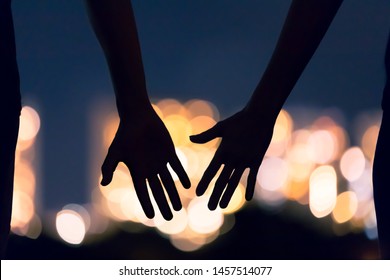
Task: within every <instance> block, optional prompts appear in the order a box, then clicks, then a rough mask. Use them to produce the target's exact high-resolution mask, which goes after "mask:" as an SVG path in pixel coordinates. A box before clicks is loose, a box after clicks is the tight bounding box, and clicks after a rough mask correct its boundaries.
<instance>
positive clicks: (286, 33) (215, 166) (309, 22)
mask: <svg viewBox="0 0 390 280" xmlns="http://www.w3.org/2000/svg"><path fill="white" fill-rule="evenodd" d="M341 2H342V0H294V1H293V2H292V4H291V7H290V9H289V12H288V15H287V18H286V20H285V23H284V26H283V29H282V32H281V34H280V37H279V40H278V43H277V45H276V48H275V50H274V53H273V55H272V58H271V60H270V62H269V64H268V66H267V68H266V70H265V72H264V74H263V77H262V78H261V80H260V82H259V84H258V86H257V87H256V89H255V91H254V92H253V95H252V97H251V99H250V100H249V102H248V104H247V105H246V107H245V108H244V109H243V110H242V111H240V112H238V113H237V114H235V115H233V116H232V117H230V118H228V119H226V120H223V121H221V122H219V123H217V124H216V125H215V126H214V127H212V128H211V129H209V130H207V131H205V132H203V133H201V134H198V135H194V136H191V140H192V141H193V142H195V143H206V142H208V141H210V140H212V139H214V138H216V137H222V141H221V144H220V146H219V147H218V149H217V151H216V153H215V155H214V158H213V159H212V161H211V162H210V164H209V166H208V168H207V169H206V171H205V173H204V175H203V177H202V179H201V181H200V182H199V185H198V187H197V190H196V191H197V194H198V195H203V194H204V193H205V191H206V189H207V188H208V185H209V184H210V182H211V180H212V179H213V177H214V176H215V175H216V173H217V171H218V170H219V169H220V167H221V165H224V167H223V170H222V172H221V174H220V175H219V177H218V179H217V181H216V183H215V186H214V189H213V192H212V194H211V197H210V201H209V208H210V209H215V208H216V207H217V206H218V204H219V205H220V207H222V208H225V207H227V205H228V203H229V202H230V199H231V197H232V195H233V193H234V191H235V189H236V187H237V185H238V183H239V181H240V179H241V176H242V174H243V172H244V170H245V169H246V168H249V169H250V172H249V175H248V181H247V189H246V194H245V198H246V199H247V200H250V199H252V197H253V193H254V188H255V184H256V176H257V172H258V169H259V167H260V164H261V161H262V160H263V157H264V154H265V152H266V150H267V148H268V146H269V143H270V141H271V138H272V132H273V126H274V124H275V121H276V118H277V116H278V114H279V111H280V110H281V108H282V106H283V104H284V102H285V101H286V99H287V97H288V96H289V94H290V92H291V91H292V89H293V87H294V85H295V83H296V82H297V80H298V79H299V77H300V75H301V74H302V72H303V70H304V69H305V67H306V65H307V64H308V62H309V61H310V59H311V57H312V56H313V54H314V52H315V51H316V49H317V47H318V45H319V43H320V42H321V40H322V38H323V36H324V35H325V33H326V31H327V29H328V27H329V25H330V23H331V22H332V20H333V18H334V16H335V15H336V12H337V10H338V8H339V7H340V5H341Z"/></svg>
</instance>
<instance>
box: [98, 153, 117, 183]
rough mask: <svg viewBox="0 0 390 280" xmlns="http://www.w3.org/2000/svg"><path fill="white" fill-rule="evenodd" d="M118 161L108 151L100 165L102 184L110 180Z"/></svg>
mask: <svg viewBox="0 0 390 280" xmlns="http://www.w3.org/2000/svg"><path fill="white" fill-rule="evenodd" d="M118 163H119V161H118V160H117V159H116V158H114V156H113V155H112V153H108V154H107V157H106V159H105V160H104V162H103V165H102V175H103V179H102V181H101V182H100V184H101V185H102V186H107V185H108V184H109V183H111V181H112V176H113V175H114V171H115V169H116V167H117V165H118Z"/></svg>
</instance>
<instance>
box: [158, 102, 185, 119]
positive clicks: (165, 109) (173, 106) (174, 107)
mask: <svg viewBox="0 0 390 280" xmlns="http://www.w3.org/2000/svg"><path fill="white" fill-rule="evenodd" d="M156 105H157V107H158V108H159V109H160V111H161V112H162V115H163V116H164V117H163V119H165V118H167V117H168V116H170V115H179V116H183V117H186V116H187V109H186V108H185V107H184V106H183V105H182V104H181V103H180V102H179V101H177V100H175V99H163V100H161V101H159V102H157V104H156Z"/></svg>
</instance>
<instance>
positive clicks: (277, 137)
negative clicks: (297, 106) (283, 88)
mask: <svg viewBox="0 0 390 280" xmlns="http://www.w3.org/2000/svg"><path fill="white" fill-rule="evenodd" d="M292 129H293V122H292V118H291V116H290V114H289V113H288V112H287V111H286V110H281V111H280V113H279V115H278V118H277V119H276V122H275V126H274V132H273V135H272V140H271V142H281V141H286V140H288V138H289V137H290V136H291V131H292Z"/></svg>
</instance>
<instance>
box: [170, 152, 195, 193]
mask: <svg viewBox="0 0 390 280" xmlns="http://www.w3.org/2000/svg"><path fill="white" fill-rule="evenodd" d="M169 165H170V166H171V167H172V169H173V171H175V173H176V174H177V177H179V180H180V182H181V184H182V185H183V187H184V188H186V189H189V188H190V187H191V181H190V178H189V177H188V175H187V173H186V171H185V170H184V168H183V165H181V162H180V160H179V158H178V157H177V155H176V154H175V156H174V157H173V159H172V160H171V161H170V162H169Z"/></svg>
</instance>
